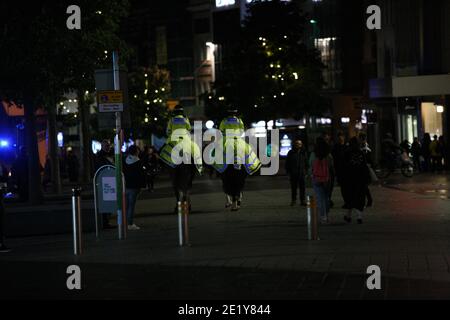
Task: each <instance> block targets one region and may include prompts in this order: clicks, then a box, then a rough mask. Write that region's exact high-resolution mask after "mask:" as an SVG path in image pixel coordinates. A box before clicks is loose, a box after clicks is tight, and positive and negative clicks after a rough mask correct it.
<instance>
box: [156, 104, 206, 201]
mask: <svg viewBox="0 0 450 320" xmlns="http://www.w3.org/2000/svg"><path fill="white" fill-rule="evenodd" d="M166 133H167V141H166V144H165V145H164V147H163V148H162V149H161V152H160V158H161V160H162V161H163V162H164V163H165V164H166V165H168V166H169V168H170V175H171V179H172V185H173V187H174V191H175V196H176V199H177V202H178V201H188V202H189V201H190V200H189V190H190V189H191V188H192V181H193V178H194V175H195V172H196V171H197V172H198V173H199V174H201V172H202V154H201V150H200V148H199V147H198V145H197V144H196V143H195V142H194V141H193V140H192V138H191V124H190V122H189V119H188V118H187V117H186V116H185V115H184V109H183V107H182V106H180V105H178V106H176V107H175V109H174V111H173V116H172V118H171V119H170V120H169V123H168V124H167V130H166ZM174 148H175V150H176V151H179V152H178V153H177V152H174ZM174 155H180V156H182V160H183V161H182V163H178V162H177V161H176V160H177V159H174V157H173V156H174ZM192 160H194V163H192Z"/></svg>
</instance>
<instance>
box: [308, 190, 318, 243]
mask: <svg viewBox="0 0 450 320" xmlns="http://www.w3.org/2000/svg"><path fill="white" fill-rule="evenodd" d="M306 204H307V214H308V240H310V241H317V240H319V236H318V218H317V205H316V200H315V199H314V197H313V196H308V197H307V202H306Z"/></svg>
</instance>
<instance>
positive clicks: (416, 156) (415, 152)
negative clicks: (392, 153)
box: [411, 138, 423, 172]
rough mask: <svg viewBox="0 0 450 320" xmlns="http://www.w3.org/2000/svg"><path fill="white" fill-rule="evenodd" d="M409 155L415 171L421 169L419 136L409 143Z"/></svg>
mask: <svg viewBox="0 0 450 320" xmlns="http://www.w3.org/2000/svg"><path fill="white" fill-rule="evenodd" d="M411 155H412V157H413V162H414V167H415V169H416V170H417V171H419V172H421V171H422V165H421V162H422V161H421V158H423V157H422V145H421V144H420V141H419V138H414V142H413V144H412V145H411Z"/></svg>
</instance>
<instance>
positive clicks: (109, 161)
mask: <svg viewBox="0 0 450 320" xmlns="http://www.w3.org/2000/svg"><path fill="white" fill-rule="evenodd" d="M108 165H109V166H114V156H113V154H112V149H111V143H110V142H109V140H103V141H102V149H101V150H100V151H99V152H97V154H96V155H95V156H94V169H95V172H97V170H98V169H100V168H101V167H103V166H108ZM111 215H112V213H105V214H103V215H102V219H103V228H104V229H112V228H114V226H112V225H111V224H110V222H109V219H110V218H111Z"/></svg>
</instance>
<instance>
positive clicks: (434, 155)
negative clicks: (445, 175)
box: [430, 135, 442, 173]
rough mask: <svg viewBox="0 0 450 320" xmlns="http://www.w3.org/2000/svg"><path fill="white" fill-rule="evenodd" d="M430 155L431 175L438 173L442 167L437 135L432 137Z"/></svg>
mask: <svg viewBox="0 0 450 320" xmlns="http://www.w3.org/2000/svg"><path fill="white" fill-rule="evenodd" d="M430 155H431V171H432V172H433V173H434V172H436V171H440V170H441V166H442V154H441V150H440V148H439V141H438V136H437V135H434V137H433V141H432V142H431V143H430ZM439 162H440V163H439Z"/></svg>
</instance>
